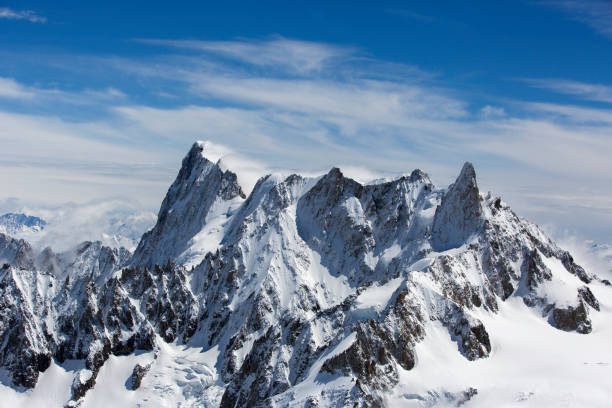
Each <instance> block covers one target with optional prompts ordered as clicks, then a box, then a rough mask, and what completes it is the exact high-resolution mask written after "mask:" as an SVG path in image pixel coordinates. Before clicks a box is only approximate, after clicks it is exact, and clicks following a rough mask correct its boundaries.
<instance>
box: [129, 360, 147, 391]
mask: <svg viewBox="0 0 612 408" xmlns="http://www.w3.org/2000/svg"><path fill="white" fill-rule="evenodd" d="M150 369H151V365H150V364H146V365H140V364H136V366H135V367H134V370H133V371H132V375H131V376H130V378H129V380H128V381H129V385H130V389H132V390H137V389H138V388H140V384H141V383H142V379H143V378H144V376H145V375H147V373H148V372H149V370H150Z"/></svg>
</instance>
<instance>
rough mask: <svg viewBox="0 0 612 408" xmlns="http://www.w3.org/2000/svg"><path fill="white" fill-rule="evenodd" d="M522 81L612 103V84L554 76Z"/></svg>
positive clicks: (536, 86) (583, 97) (542, 87)
mask: <svg viewBox="0 0 612 408" xmlns="http://www.w3.org/2000/svg"><path fill="white" fill-rule="evenodd" d="M611 4H612V3H611ZM611 18H612V17H611ZM521 81H522V82H525V83H527V84H528V85H530V86H532V87H534V88H541V89H548V90H551V91H553V92H556V93H560V94H565V95H574V96H577V97H579V98H582V99H586V100H590V101H596V102H606V103H612V86H608V85H603V84H589V83H584V82H578V81H572V80H568V79H553V78H524V79H521Z"/></svg>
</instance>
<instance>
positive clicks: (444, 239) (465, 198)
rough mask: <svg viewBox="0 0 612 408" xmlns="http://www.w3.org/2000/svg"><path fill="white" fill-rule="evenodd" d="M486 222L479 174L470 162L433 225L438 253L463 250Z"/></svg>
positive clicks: (445, 195)
mask: <svg viewBox="0 0 612 408" xmlns="http://www.w3.org/2000/svg"><path fill="white" fill-rule="evenodd" d="M483 222H484V215H483V209H482V199H481V197H480V192H479V190H478V184H477V183H476V172H475V171H474V166H472V164H471V163H469V162H466V163H465V164H464V165H463V168H462V169H461V172H460V173H459V176H458V177H457V180H456V181H455V182H454V183H453V184H451V185H450V186H449V187H448V190H447V192H446V194H444V197H443V198H442V203H441V204H440V206H439V207H438V208H437V209H436V215H435V216H434V222H433V226H432V243H433V247H434V248H435V249H436V250H438V251H445V250H447V249H450V248H456V247H459V246H461V245H463V244H464V243H465V242H466V241H467V239H468V238H469V237H470V236H472V235H473V234H475V233H476V232H477V231H478V230H479V229H480V227H481V226H482V224H483Z"/></svg>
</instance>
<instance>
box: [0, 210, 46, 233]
mask: <svg viewBox="0 0 612 408" xmlns="http://www.w3.org/2000/svg"><path fill="white" fill-rule="evenodd" d="M45 225H47V222H46V221H45V220H43V219H42V218H38V217H33V216H30V215H25V214H14V213H8V214H4V215H1V216H0V233H3V234H8V235H17V234H21V233H29V232H39V231H42V230H43V229H44V228H45Z"/></svg>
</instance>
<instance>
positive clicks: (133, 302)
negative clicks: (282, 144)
mask: <svg viewBox="0 0 612 408" xmlns="http://www.w3.org/2000/svg"><path fill="white" fill-rule="evenodd" d="M203 150H204V148H203V146H202V145H201V144H195V145H194V146H193V148H192V149H191V151H190V152H189V153H188V155H187V157H186V158H185V159H184V160H183V165H182V168H181V170H180V172H179V175H178V176H177V179H176V180H175V182H174V183H173V184H172V186H171V187H170V189H169V191H168V194H167V195H166V198H165V199H164V201H163V203H162V206H161V209H160V212H159V217H158V220H157V224H156V225H155V227H154V228H153V229H152V230H151V231H149V232H147V233H146V234H145V235H144V236H143V238H142V240H141V242H140V244H139V246H138V248H137V249H136V252H135V253H134V256H133V257H131V258H130V259H129V260H128V255H126V253H125V252H123V251H119V250H111V249H109V248H106V247H103V246H101V245H99V244H96V243H89V244H83V246H80V247H78V248H77V249H75V251H74V252H71V253H70V254H59V255H55V254H53V253H52V251H50V250H49V251H47V252H45V253H44V254H34V253H33V251H32V250H31V248H29V247H28V246H27V243H25V242H16V241H10V242H9V241H8V239H9V238H8V237H4V236H1V235H0V238H2V239H3V241H0V250H1V251H2V252H0V258H2V256H4V258H2V259H6V265H5V266H4V267H2V270H1V271H0V295H1V298H0V299H1V301H2V302H3V304H2V307H1V308H0V311H1V312H0V336H1V337H0V338H1V339H2V344H4V348H3V349H2V354H1V360H0V364H1V365H2V366H3V367H5V368H7V369H8V370H9V371H10V372H11V373H12V378H13V382H14V384H16V385H19V386H23V387H34V386H35V385H36V381H37V378H38V374H39V372H41V371H44V370H45V369H46V368H47V367H48V366H49V365H50V364H51V362H52V361H60V362H61V361H64V360H66V359H83V360H85V362H86V364H85V368H84V369H83V370H82V372H80V373H79V374H78V375H77V377H76V378H75V381H74V383H73V387H72V395H71V398H72V400H73V401H72V403H77V402H78V401H79V400H80V399H81V398H82V397H83V396H84V395H86V393H87V391H88V390H89V389H91V388H92V387H95V380H96V376H97V375H98V372H99V370H100V368H101V367H102V366H103V365H104V364H105V361H106V360H107V359H108V358H109V356H111V355H126V354H131V353H134V352H135V350H137V349H141V350H153V349H158V348H159V347H160V345H161V344H162V343H173V344H185V345H188V346H190V347H194V348H200V349H201V350H216V353H217V354H216V358H215V360H214V362H212V363H210V364H208V365H207V366H206V367H207V369H206V370H204V371H202V370H200V371H202V372H203V373H204V372H205V374H202V373H199V374H197V375H196V374H194V375H195V376H196V377H195V378H200V379H201V380H200V382H199V383H198V384H199V385H197V387H199V388H197V392H196V391H193V393H192V394H190V395H195V397H193V398H196V400H195V401H197V402H198V403H199V404H200V405H207V406H219V405H220V406H222V407H246V406H288V405H291V406H300V407H302V406H331V405H333V406H337V405H338V404H341V403H342V401H347V400H348V401H350V402H351V404H353V405H355V406H378V405H381V404H382V403H383V398H384V395H385V393H386V392H388V391H389V390H390V389H391V388H392V387H394V386H395V385H396V384H397V383H398V382H399V381H400V372H401V371H402V370H411V369H412V368H413V367H414V366H415V364H416V362H417V361H418V358H419V355H418V352H417V350H416V345H417V344H419V343H420V342H422V341H423V340H424V339H425V338H426V336H427V327H428V325H430V324H431V322H438V323H439V324H440V325H442V327H444V328H445V330H447V331H448V333H449V335H450V337H451V338H452V339H453V341H454V342H455V343H456V347H457V353H460V354H461V355H462V356H463V357H464V358H465V359H467V360H477V359H481V358H487V356H489V354H490V353H491V351H492V349H493V344H492V342H491V340H490V333H489V328H487V327H485V325H484V324H483V322H482V321H481V320H480V319H479V318H478V315H479V313H481V312H485V311H486V312H488V313H495V312H496V311H497V310H498V308H499V306H500V304H501V303H502V302H504V301H507V300H508V299H510V298H520V299H522V301H523V302H524V304H526V305H528V306H529V307H532V308H533V309H534V311H536V312H537V313H538V314H539V315H540V316H541V319H543V320H548V321H549V322H550V324H551V325H553V326H555V327H557V328H558V329H560V330H566V331H576V332H578V333H584V334H586V333H589V332H590V331H591V330H592V328H593V323H592V321H591V315H592V314H593V313H596V312H597V311H598V310H599V308H600V307H599V303H598V300H597V299H596V298H595V296H594V294H593V293H592V291H591V290H590V287H589V284H591V282H592V281H593V279H595V278H594V277H593V276H592V275H591V274H589V273H588V272H587V271H585V270H584V269H583V268H581V267H580V266H579V265H577V264H576V263H575V262H574V260H573V258H572V256H571V255H570V254H569V253H567V252H566V251H563V250H562V249H560V248H559V247H557V245H555V244H554V243H553V242H552V241H551V240H550V239H549V238H547V237H546V236H545V235H544V234H543V233H542V232H541V231H540V230H539V229H538V227H537V226H535V225H533V224H530V223H529V222H527V221H526V220H524V219H521V218H519V217H517V216H516V215H515V214H514V213H513V212H512V211H511V210H510V208H508V207H507V205H506V204H505V203H503V202H502V201H501V199H499V198H495V197H490V196H483V195H482V194H480V192H479V190H478V186H477V183H476V176H475V172H474V169H473V167H472V166H471V165H470V164H469V163H466V165H465V166H464V167H463V169H462V170H461V173H460V175H459V177H458V178H457V180H456V181H455V183H453V184H452V185H451V186H450V187H449V188H448V189H438V188H436V187H435V186H434V185H433V184H432V183H431V181H430V180H429V178H428V177H427V175H426V174H425V173H423V172H421V171H418V170H415V171H414V172H413V173H412V174H411V175H410V176H406V177H401V178H398V179H396V180H393V181H389V182H385V183H380V184H375V185H362V184H360V183H358V182H356V181H354V180H351V179H350V178H347V177H345V176H344V175H343V174H342V172H341V171H340V170H339V169H332V170H331V171H330V172H329V173H328V174H326V175H324V176H322V177H320V178H317V179H309V178H303V177H301V176H299V175H291V176H289V177H280V176H266V177H264V178H262V179H261V180H259V182H258V183H257V185H256V186H255V188H254V189H253V191H252V192H251V194H250V195H249V197H248V198H246V199H245V197H244V194H243V193H242V190H241V188H240V186H239V184H238V182H237V178H236V175H235V174H234V173H232V172H230V171H227V170H226V171H224V170H222V169H221V167H220V166H219V165H218V164H214V163H212V162H210V161H208V160H207V159H206V158H205V157H204V156H205V154H206V152H205V151H203ZM68 259H71V261H68ZM156 355H157V354H156ZM151 364H152V365H148V366H145V365H139V366H137V367H135V368H134V373H133V379H132V380H131V381H129V384H132V385H130V387H136V388H138V386H140V384H141V383H142V384H145V385H146V381H147V375H148V374H147V373H148V372H149V370H152V372H153V371H155V369H156V368H155V364H156V363H155V362H152V363H151ZM209 371H210V372H209ZM198 375H199V377H198ZM204 379H205V380H204ZM332 380H333V382H331V383H330V381H332ZM328 383H330V384H333V386H326V387H323V386H319V387H314V386H313V384H319V385H320V384H328ZM136 384H138V386H136ZM190 384H191V383H190ZM192 386H193V385H190V387H192ZM190 392H191V391H190ZM468 394H470V393H469V392H468V393H467V394H466V395H468ZM471 395H473V393H472V394H470V395H469V396H467V397H466V396H464V397H465V398H469V397H470V396H471ZM458 398H459V397H458ZM461 398H463V397H461ZM309 404H310V405H309Z"/></svg>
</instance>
